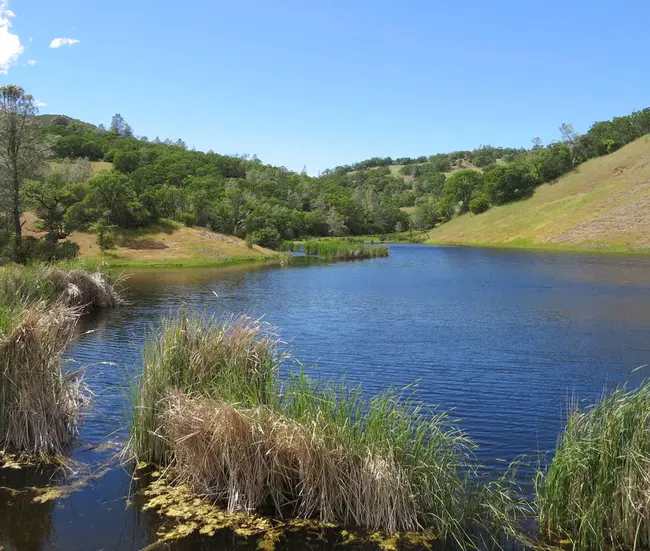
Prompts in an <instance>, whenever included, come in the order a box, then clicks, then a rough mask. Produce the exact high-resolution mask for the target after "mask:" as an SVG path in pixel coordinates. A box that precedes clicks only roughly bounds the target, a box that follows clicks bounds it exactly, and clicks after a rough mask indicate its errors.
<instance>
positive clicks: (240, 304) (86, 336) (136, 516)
mask: <svg viewBox="0 0 650 551" xmlns="http://www.w3.org/2000/svg"><path fill="white" fill-rule="evenodd" d="M390 252H391V254H390V257H388V258H381V259H373V260H366V261H360V262H346V263H332V264H322V263H320V264H315V265H309V264H306V265H304V266H303V265H295V266H294V265H292V266H289V267H281V268H278V267H276V268H264V267H258V268H255V269H242V268H237V267H235V268H232V269H221V270H217V269H184V270H164V271H163V270H155V271H154V270H149V271H141V272H137V273H134V274H133V275H132V276H131V277H130V279H129V280H128V283H127V286H128V295H127V298H128V300H129V302H130V305H129V306H126V307H122V308H118V309H115V310H108V311H101V312H96V313H94V314H92V315H89V316H86V317H85V318H84V319H83V320H82V322H81V324H80V327H79V336H78V338H77V339H76V341H75V343H74V344H73V346H72V347H71V349H70V351H69V357H70V358H71V360H73V363H72V364H71V367H74V366H75V364H78V365H81V366H87V372H86V381H87V382H88V384H89V385H90V387H91V388H92V390H93V392H94V393H95V398H94V400H93V405H92V407H91V409H90V410H89V411H88V412H87V414H86V415H85V419H84V423H83V425H82V427H81V434H80V445H79V446H78V448H77V449H76V450H75V453H74V457H75V459H76V460H77V461H78V462H79V465H80V466H79V467H78V469H79V470H80V471H83V470H84V469H88V470H89V471H93V472H96V471H97V470H98V469H101V466H102V465H103V464H104V462H106V461H108V460H109V459H110V458H111V457H112V455H113V454H114V453H115V452H116V450H119V449H120V448H121V447H122V446H123V445H124V443H125V442H126V440H127V438H128V422H129V421H128V415H129V413H128V393H129V381H130V380H131V379H132V376H133V373H135V371H136V370H137V368H138V366H139V363H140V348H141V345H142V342H143V339H144V338H145V336H146V334H147V332H148V331H150V330H151V329H152V328H155V327H156V326H157V324H158V323H159V321H160V318H161V316H163V315H165V314H169V313H170V312H176V311H178V310H179V309H181V308H186V309H188V310H198V311H200V312H206V313H210V314H215V315H218V316H228V315H231V314H238V313H246V314H250V315H253V316H264V319H265V320H266V321H268V322H269V323H271V324H273V325H274V326H277V327H278V328H279V329H280V334H281V336H282V338H283V339H284V340H285V341H286V342H287V346H288V347H289V349H290V350H291V353H292V355H293V356H294V357H295V358H297V359H299V360H301V361H302V362H303V363H304V365H305V368H306V370H307V371H308V372H310V373H311V374H313V375H316V376H319V377H324V378H335V379H340V378H341V377H343V376H344V377H345V378H346V380H347V381H348V382H349V383H350V384H361V385H362V387H363V389H364V391H366V392H368V393H373V392H377V391H380V390H381V389H384V388H386V387H388V386H391V385H394V386H400V387H401V386H405V385H408V384H410V383H413V382H414V381H418V385H419V386H418V389H419V390H418V396H419V397H420V399H421V400H422V401H424V402H426V403H428V404H435V405H437V406H439V407H440V408H442V409H445V410H450V411H451V416H452V417H453V419H455V420H456V421H455V423H456V424H457V425H458V426H459V427H461V428H462V429H463V430H464V431H466V432H467V434H468V435H470V436H471V437H472V438H473V439H474V441H475V442H476V443H477V444H478V449H477V451H476V456H477V460H478V461H479V462H480V463H481V465H482V466H483V467H482V469H483V470H484V471H485V472H486V474H487V475H489V474H490V473H497V472H499V471H500V470H502V469H503V468H504V465H506V464H507V463H508V462H510V461H512V460H513V459H515V458H517V457H519V456H521V455H526V456H528V457H529V459H531V460H532V461H533V462H534V461H536V459H537V457H538V455H539V454H545V453H550V452H552V450H553V448H554V446H555V442H556V439H557V436H558V434H559V432H560V430H561V428H562V423H563V418H564V416H565V412H566V410H567V405H568V403H569V402H570V401H571V400H581V401H583V402H584V403H585V404H589V403H592V402H594V401H595V400H596V399H598V397H599V396H600V395H602V393H603V392H607V391H609V390H611V389H613V388H614V387H615V386H616V385H619V384H621V383H628V384H629V385H631V386H633V385H636V384H638V383H639V382H640V380H641V379H642V378H643V377H644V376H646V375H648V371H647V370H646V369H641V370H638V371H636V372H635V373H632V371H633V370H634V369H635V368H637V367H639V366H641V365H644V364H646V363H650V258H648V257H630V256H605V255H602V256H601V255H589V254H566V253H547V252H535V253H530V252H519V251H509V250H489V249H470V248H454V247H440V248H439V247H427V246H418V245H392V246H391V248H390ZM531 472H532V471H531V470H530V469H527V468H524V469H522V470H521V471H520V476H521V477H522V482H523V483H524V485H525V486H526V483H527V480H529V479H530V476H531ZM130 477H131V473H130V472H129V471H128V470H127V469H126V468H124V469H123V468H120V467H119V466H113V467H112V468H110V469H108V470H107V471H106V473H105V474H104V475H103V476H101V477H98V478H91V479H90V480H88V481H86V483H85V484H84V485H83V487H82V488H81V489H79V490H78V491H76V492H73V493H70V495H68V496H65V497H62V498H60V499H58V500H56V501H52V502H47V503H45V504H34V503H33V502H32V500H31V497H30V495H29V494H18V495H15V496H11V494H10V493H8V492H6V491H5V492H4V493H2V494H0V500H4V502H3V503H1V504H0V548H2V546H4V548H5V549H29V550H39V549H79V550H81V549H84V550H85V549H88V550H94V549H107V550H108V549H111V550H112V549H127V550H131V549H133V550H135V549H141V548H143V547H145V546H146V545H148V544H149V543H152V542H153V541H155V540H156V536H155V532H156V529H157V522H158V521H157V520H156V518H155V515H153V514H150V513H146V512H142V511H140V510H139V507H138V503H137V500H132V499H129V498H128V496H129V494H130V493H131V479H130ZM70 478H71V477H70V475H69V474H66V473H60V472H59V473H56V472H54V473H53V472H49V471H48V470H47V469H28V470H26V471H25V470H23V471H13V470H10V469H3V470H0V486H2V487H9V488H16V489H19V488H22V487H26V486H43V485H45V484H47V483H48V481H51V480H61V484H64V485H65V484H68V483H69V482H68V480H69V479H70ZM72 479H73V480H74V476H72ZM527 487H528V488H529V487H530V486H529V485H528V486H527ZM134 501H135V502H134ZM321 545H322V547H321V548H323V549H326V548H329V547H327V545H325V544H321ZM171 548H173V549H186V548H187V549H190V548H192V549H243V548H244V547H241V546H240V545H239V544H238V543H237V540H236V539H235V538H234V537H233V536H230V537H225V538H223V537H221V538H219V539H213V540H209V541H206V540H203V541H201V542H198V541H194V540H192V541H190V540H188V541H184V542H183V541H181V542H179V543H177V544H175V545H174V546H172V547H171ZM252 548H253V549H254V548H255V546H253V547H252ZM293 548H294V549H298V548H300V545H298V544H297V546H294V547H293Z"/></svg>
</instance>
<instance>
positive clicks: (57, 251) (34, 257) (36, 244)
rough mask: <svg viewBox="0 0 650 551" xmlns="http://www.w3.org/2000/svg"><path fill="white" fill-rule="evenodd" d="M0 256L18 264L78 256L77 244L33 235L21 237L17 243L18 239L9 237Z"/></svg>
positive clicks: (68, 258) (70, 258) (69, 258)
mask: <svg viewBox="0 0 650 551" xmlns="http://www.w3.org/2000/svg"><path fill="white" fill-rule="evenodd" d="M1 237H2V236H0V239H1ZM0 242H1V240H0ZM0 256H4V257H6V258H8V259H9V260H12V261H14V262H18V263H19V264H26V263H27V262H53V261H56V260H73V259H75V258H77V256H79V245H77V244H76V243H72V242H70V241H63V242H60V243H55V242H53V241H50V240H48V239H37V238H36V237H33V236H27V237H23V238H22V239H21V240H20V245H19V244H18V241H16V240H15V239H11V238H9V239H8V242H7V243H6V245H5V246H4V248H3V249H2V254H1V255H0Z"/></svg>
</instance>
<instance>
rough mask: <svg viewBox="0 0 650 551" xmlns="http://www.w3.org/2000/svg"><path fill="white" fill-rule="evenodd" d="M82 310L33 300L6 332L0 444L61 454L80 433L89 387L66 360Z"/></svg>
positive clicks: (0, 354)
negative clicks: (65, 365) (81, 412)
mask: <svg viewBox="0 0 650 551" xmlns="http://www.w3.org/2000/svg"><path fill="white" fill-rule="evenodd" d="M78 315H79V312H78V310H77V309H74V308H70V307H67V306H64V305H62V304H55V305H54V306H51V305H48V304H46V303H39V304H35V305H34V304H32V305H29V306H26V307H25V308H23V309H22V310H21V311H20V312H18V313H17V314H15V317H14V319H13V324H12V328H11V329H10V330H8V331H5V332H3V331H0V448H1V449H2V450H14V451H21V452H30V453H35V454H39V455H58V454H61V453H63V451H64V449H65V447H66V445H67V444H68V443H69V442H70V440H71V439H72V437H73V436H74V434H75V427H76V421H77V418H78V413H79V410H80V408H81V407H82V406H83V404H84V403H85V387H84V385H83V381H82V378H81V376H80V374H79V373H69V374H63V372H62V370H61V361H62V358H63V354H64V352H65V349H66V347H67V345H68V344H69V342H70V340H71V338H72V333H73V329H74V327H75V324H76V322H77V319H78Z"/></svg>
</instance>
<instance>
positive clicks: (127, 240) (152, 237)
mask: <svg viewBox="0 0 650 551" xmlns="http://www.w3.org/2000/svg"><path fill="white" fill-rule="evenodd" d="M24 218H25V226H24V228H25V235H35V236H37V237H40V236H42V233H41V232H39V231H38V230H37V229H36V228H35V226H34V223H35V222H36V220H37V218H36V216H35V215H34V214H33V213H31V212H28V213H25V216H24ZM68 239H69V240H70V241H74V242H75V243H77V244H78V245H79V249H80V250H79V253H80V256H81V258H88V259H91V260H105V261H107V262H109V263H111V264H114V265H120V266H122V265H123V266H139V265H142V266H183V265H188V266H193V265H196V266H207V265H217V264H223V263H229V262H241V261H246V260H251V261H252V260H262V259H264V258H266V257H269V256H271V255H274V254H276V253H275V252H274V251H271V250H269V249H264V248H263V247H258V246H257V245H256V246H254V247H253V248H252V249H251V248H248V247H247V246H246V242H245V241H244V240H242V239H239V238H237V237H234V236H232V235H223V234H220V233H214V232H211V231H209V230H206V229H202V228H188V227H186V226H183V225H181V224H177V223H175V222H171V221H163V222H161V223H159V224H156V225H154V226H149V227H147V228H143V229H138V230H118V232H117V240H116V241H117V245H118V246H117V247H116V248H115V249H112V250H110V251H108V252H106V253H103V254H102V252H101V251H100V249H99V247H98V246H97V242H96V240H97V236H96V235H94V234H90V233H83V232H74V233H72V234H71V235H70V237H69V238H68Z"/></svg>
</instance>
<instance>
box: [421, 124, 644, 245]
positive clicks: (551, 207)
mask: <svg viewBox="0 0 650 551" xmlns="http://www.w3.org/2000/svg"><path fill="white" fill-rule="evenodd" d="M428 242H429V243H438V244H462V245H490V246H492V245H497V246H513V247H538V248H545V247H546V248H581V249H599V250H611V251H639V252H650V137H649V136H644V137H642V138H639V139H638V140H636V141H634V142H632V143H630V144H628V145H626V146H625V147H623V148H621V149H619V150H618V151H616V152H614V153H612V154H610V155H605V156H603V157H597V158H595V159H591V160H590V161H588V162H586V163H584V164H581V165H580V166H578V167H577V168H576V169H575V170H573V171H572V172H570V173H569V174H567V175H566V176H563V177H562V178H560V179H559V180H558V181H557V182H555V183H550V184H544V185H542V186H539V187H538V188H537V189H536V190H535V193H534V195H533V196H532V197H531V198H530V199H525V200H521V201H518V202H515V203H510V204H507V205H503V206H498V207H493V208H491V209H490V210H488V211H487V212H485V213H483V214H479V215H471V214H466V215H463V216H459V217H458V218H454V219H453V220H451V221H450V222H447V223H446V224H442V225H441V226H439V227H437V228H436V229H433V230H431V231H430V232H429V240H428Z"/></svg>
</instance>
